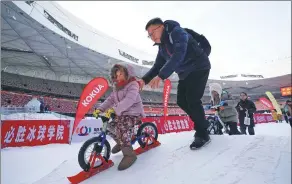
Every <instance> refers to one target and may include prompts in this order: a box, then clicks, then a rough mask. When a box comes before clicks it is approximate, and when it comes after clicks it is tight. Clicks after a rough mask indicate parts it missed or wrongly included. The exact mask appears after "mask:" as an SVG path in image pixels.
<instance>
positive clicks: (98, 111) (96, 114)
mask: <svg viewBox="0 0 292 184" xmlns="http://www.w3.org/2000/svg"><path fill="white" fill-rule="evenodd" d="M100 113H101V111H100V110H99V109H96V110H95V111H93V113H92V114H93V116H94V117H96V118H97V117H98V115H99V114H100Z"/></svg>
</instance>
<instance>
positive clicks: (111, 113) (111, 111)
mask: <svg viewBox="0 0 292 184" xmlns="http://www.w3.org/2000/svg"><path fill="white" fill-rule="evenodd" d="M115 115H116V114H115V111H114V109H113V108H110V109H108V110H107V111H106V112H105V117H107V118H114V117H115Z"/></svg>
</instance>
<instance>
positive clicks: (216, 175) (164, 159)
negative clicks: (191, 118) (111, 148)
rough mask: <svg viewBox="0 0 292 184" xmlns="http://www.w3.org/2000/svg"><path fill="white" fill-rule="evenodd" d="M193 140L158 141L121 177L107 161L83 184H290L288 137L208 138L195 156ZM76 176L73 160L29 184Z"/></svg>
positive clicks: (61, 182)
mask: <svg viewBox="0 0 292 184" xmlns="http://www.w3.org/2000/svg"><path fill="white" fill-rule="evenodd" d="M192 136H193V132H184V133H178V134H167V135H161V136H160V137H159V139H160V141H161V143H162V144H161V146H160V147H157V148H155V149H153V150H150V151H148V152H146V153H144V154H142V155H139V157H138V160H137V161H136V163H135V164H134V165H133V166H132V167H131V168H129V169H128V170H125V171H117V165H118V163H119V161H120V160H121V158H122V154H121V153H118V154H116V155H111V159H112V160H113V161H114V163H115V165H114V166H113V167H111V168H110V169H108V170H106V171H104V172H102V173H100V174H98V175H95V176H93V177H92V178H89V179H88V180H86V181H84V182H82V184H97V183H103V184H118V183H127V184H149V183H151V184H193V183H197V184H247V183H249V184H291V136H263V135H258V136H245V135H238V136H227V135H226V136H225V135H221V136H211V139H212V142H211V143H210V144H208V145H207V146H206V147H204V148H203V149H201V150H196V151H192V150H190V149H189V143H190V142H191V141H192ZM71 158H72V155H71ZM79 171H80V168H79V165H78V163H77V156H76V158H74V159H72V160H66V161H64V162H63V163H62V164H61V165H59V166H58V167H57V168H56V169H55V170H53V171H52V172H51V173H50V174H48V175H47V176H45V177H43V178H42V179H40V180H38V181H37V182H35V183H34V184H68V183H69V182H68V180H67V178H66V177H67V176H71V175H75V174H77V173H78V172H79Z"/></svg>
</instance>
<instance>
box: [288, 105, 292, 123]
mask: <svg viewBox="0 0 292 184" xmlns="http://www.w3.org/2000/svg"><path fill="white" fill-rule="evenodd" d="M287 116H288V121H289V122H290V126H291V127H292V117H291V116H292V102H291V100H287Z"/></svg>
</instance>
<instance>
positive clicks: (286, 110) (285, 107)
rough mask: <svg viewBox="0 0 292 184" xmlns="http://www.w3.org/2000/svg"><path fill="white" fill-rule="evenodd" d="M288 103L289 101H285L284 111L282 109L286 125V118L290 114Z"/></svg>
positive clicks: (287, 119)
mask: <svg viewBox="0 0 292 184" xmlns="http://www.w3.org/2000/svg"><path fill="white" fill-rule="evenodd" d="M289 103H291V100H287V101H286V103H285V106H284V109H283V114H284V118H285V121H286V122H287V123H289V118H288V117H289V116H291V114H290V113H289Z"/></svg>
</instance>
